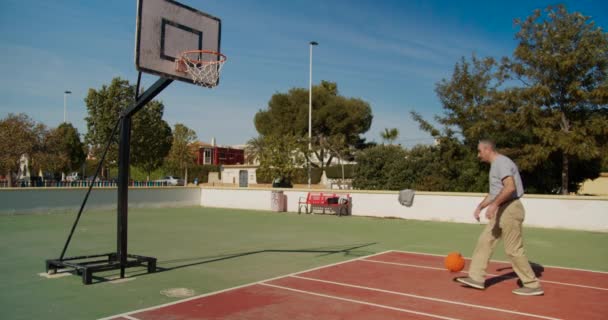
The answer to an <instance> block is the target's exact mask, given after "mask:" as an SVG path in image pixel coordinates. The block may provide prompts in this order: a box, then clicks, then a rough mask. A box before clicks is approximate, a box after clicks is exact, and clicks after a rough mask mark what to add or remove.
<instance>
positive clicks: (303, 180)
mask: <svg viewBox="0 0 608 320" xmlns="http://www.w3.org/2000/svg"><path fill="white" fill-rule="evenodd" d="M322 174H323V171H322V170H321V169H320V168H312V169H311V172H310V183H312V184H317V183H319V182H321V175H322ZM274 178H276V177H272V176H271V175H270V173H269V172H266V171H264V170H260V169H258V170H256V180H257V182H258V183H263V184H267V183H272V180H274ZM291 183H293V184H307V183H308V168H298V169H296V172H295V174H294V176H293V177H292V178H291Z"/></svg>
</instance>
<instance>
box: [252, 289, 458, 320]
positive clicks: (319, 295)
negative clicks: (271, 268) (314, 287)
mask: <svg viewBox="0 0 608 320" xmlns="http://www.w3.org/2000/svg"><path fill="white" fill-rule="evenodd" d="M260 285H263V286H268V287H273V288H278V289H283V290H289V291H293V292H297V293H304V294H308V295H313V296H318V297H323V298H330V299H335V300H341V301H347V302H352V303H358V304H364V305H368V306H373V307H378V308H383V309H389V310H394V311H401V312H406V313H412V314H417V315H422V316H427V317H431V318H436V319H444V320H458V319H456V318H450V317H444V316H440V315H437V314H432V313H426V312H420V311H414V310H409V309H402V308H397V307H391V306H387V305H383V304H377V303H371V302H365V301H361V300H354V299H348V298H342V297H337V296H332V295H327V294H322V293H316V292H310V291H304V290H298V289H293V288H289V287H283V286H278V285H274V284H269V283H260Z"/></svg>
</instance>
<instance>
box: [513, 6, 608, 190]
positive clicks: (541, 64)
mask: <svg viewBox="0 0 608 320" xmlns="http://www.w3.org/2000/svg"><path fill="white" fill-rule="evenodd" d="M516 24H517V25H518V26H519V27H520V30H519V32H517V34H516V36H515V37H516V39H517V40H518V41H519V44H518V46H517V48H516V49H515V52H514V54H513V58H512V59H505V61H504V63H505V66H506V67H507V68H508V69H509V70H510V71H512V75H513V77H514V78H515V79H518V80H520V81H521V83H522V84H523V88H522V93H521V94H520V95H519V97H521V98H522V99H521V102H520V103H521V105H522V106H523V109H524V110H522V111H523V112H525V113H527V114H529V115H530V116H531V117H529V118H528V120H529V121H528V125H529V126H530V127H532V133H533V136H534V138H535V139H534V140H533V141H530V142H529V143H527V144H526V145H524V146H523V149H524V150H525V151H526V155H524V158H525V160H526V161H528V162H530V163H531V165H541V164H543V163H544V162H546V161H548V160H549V159H551V158H552V157H553V156H554V155H555V154H557V155H558V156H559V157H560V158H561V192H562V193H563V194H567V193H568V191H569V190H570V191H575V190H576V184H572V183H570V182H569V179H570V178H571V177H572V175H571V174H570V170H571V169H572V165H573V164H572V161H573V160H574V161H576V160H582V161H592V162H597V161H601V157H602V155H603V154H605V153H604V152H605V151H604V150H605V148H606V144H607V143H608V138H607V137H608V116H607V111H606V108H607V106H608V76H607V75H608V34H607V33H606V32H604V31H603V30H602V28H601V27H598V26H596V25H595V23H594V22H593V21H591V18H590V17H588V16H584V15H582V14H581V13H578V12H573V13H570V12H568V11H567V9H566V7H565V6H563V5H559V6H555V7H552V6H550V7H548V8H547V9H546V10H544V14H543V12H542V11H541V10H536V11H534V13H533V14H532V15H531V16H529V17H527V18H526V19H524V20H519V19H516ZM579 180H580V179H579ZM573 189H574V190H573Z"/></svg>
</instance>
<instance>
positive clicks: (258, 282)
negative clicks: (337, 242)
mask: <svg viewBox="0 0 608 320" xmlns="http://www.w3.org/2000/svg"><path fill="white" fill-rule="evenodd" d="M391 251H392V250H387V251H382V252H378V253H374V254H370V255H368V256H362V257H358V258H355V259H350V260H346V261H340V262H336V263H332V264H328V265H324V266H320V267H315V268H312V269H308V270H304V271H297V272H293V273H290V274H286V275H282V276H278V277H274V278H270V279H265V280H260V281H256V282H251V283H247V284H243V285H240V286H235V287H231V288H227V289H223V290H218V291H213V292H208V293H204V294H201V295H198V296H194V297H190V298H186V299H182V300H177V301H173V302H169V303H165V304H161V305H157V306H153V307H148V308H142V309H138V310H133V311H128V312H125V313H121V314H117V315H113V316H109V317H105V318H100V319H99V320H110V319H112V318H116V317H125V316H129V315H130V314H135V313H140V312H145V311H150V310H155V309H160V308H164V307H168V306H172V305H174V304H179V303H182V302H188V301H190V300H195V299H198V298H204V297H207V296H211V295H214V294H218V293H223V292H227V291H231V290H236V289H241V288H245V287H250V286H254V285H256V284H262V283H263V282H266V281H272V280H276V279H280V278H285V277H290V276H293V275H296V274H299V273H306V272H311V271H315V270H319V269H323V268H329V267H333V266H337V265H341V264H345V263H349V262H353V261H358V260H362V259H365V258H370V257H375V256H379V255H382V254H385V253H389V252H391ZM136 320H139V319H136Z"/></svg>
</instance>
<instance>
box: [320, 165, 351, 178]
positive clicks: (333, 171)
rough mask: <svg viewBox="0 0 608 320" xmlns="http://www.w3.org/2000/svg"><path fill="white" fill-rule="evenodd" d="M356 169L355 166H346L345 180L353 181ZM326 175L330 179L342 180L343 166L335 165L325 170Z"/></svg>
mask: <svg viewBox="0 0 608 320" xmlns="http://www.w3.org/2000/svg"><path fill="white" fill-rule="evenodd" d="M355 167H356V165H354V164H345V165H344V179H352V178H353V177H354V176H355ZM325 175H326V176H327V178H328V179H342V166H341V165H335V166H331V167H327V168H325Z"/></svg>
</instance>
